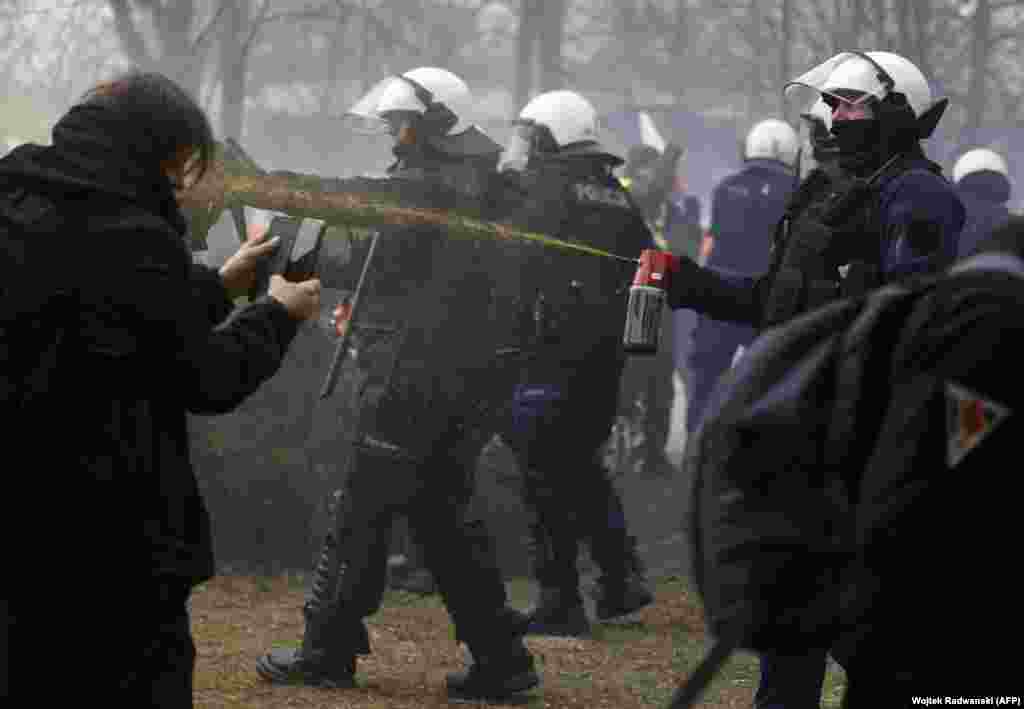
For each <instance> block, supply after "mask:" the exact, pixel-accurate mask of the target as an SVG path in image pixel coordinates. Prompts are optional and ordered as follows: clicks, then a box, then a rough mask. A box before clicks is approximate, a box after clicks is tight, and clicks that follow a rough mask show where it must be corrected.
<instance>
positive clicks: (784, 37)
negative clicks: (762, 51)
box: [779, 0, 802, 118]
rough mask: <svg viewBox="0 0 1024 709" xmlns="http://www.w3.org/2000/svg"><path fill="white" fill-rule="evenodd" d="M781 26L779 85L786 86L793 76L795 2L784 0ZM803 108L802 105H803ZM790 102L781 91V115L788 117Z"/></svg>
mask: <svg viewBox="0 0 1024 709" xmlns="http://www.w3.org/2000/svg"><path fill="white" fill-rule="evenodd" d="M780 22H781V28H780V32H779V39H780V42H779V86H780V87H782V86H785V85H786V82H787V81H789V80H790V79H791V78H792V77H791V76H790V73H791V72H792V70H793V69H792V66H791V63H790V46H791V45H792V44H793V2H792V0H782V17H781V18H780ZM801 108H802V107H801ZM788 109H789V105H788V102H787V101H786V97H785V95H784V94H783V92H782V91H779V115H780V116H783V117H787V118H788V116H787V115H786V114H787V110H788Z"/></svg>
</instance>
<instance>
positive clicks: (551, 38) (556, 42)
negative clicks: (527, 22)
mask: <svg viewBox="0 0 1024 709" xmlns="http://www.w3.org/2000/svg"><path fill="white" fill-rule="evenodd" d="M568 11H569V8H568V5H567V3H566V0H545V2H544V9H543V14H542V15H541V25H540V28H539V30H540V32H539V35H538V38H537V49H538V58H539V62H540V90H541V91H551V90H554V89H558V88H561V87H562V86H564V85H565V71H564V69H563V68H562V39H563V37H564V36H565V21H566V18H567V15H568Z"/></svg>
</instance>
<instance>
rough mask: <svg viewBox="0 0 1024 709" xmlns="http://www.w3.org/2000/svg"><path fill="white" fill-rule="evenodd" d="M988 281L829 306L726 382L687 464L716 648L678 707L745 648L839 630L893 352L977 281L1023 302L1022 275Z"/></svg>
mask: <svg viewBox="0 0 1024 709" xmlns="http://www.w3.org/2000/svg"><path fill="white" fill-rule="evenodd" d="M983 268H985V270H988V267H987V266H985V267H983ZM995 268H996V270H1011V271H1012V270H1013V269H1012V268H1010V269H1003V268H999V267H998V266H996V267H995ZM1017 275H1021V274H1017ZM990 278H991V273H972V272H968V273H966V274H963V275H956V276H936V277H930V278H920V279H918V280H916V281H911V282H908V283H906V284H902V285H889V286H886V287H884V288H881V289H879V290H877V291H874V292H871V293H868V294H866V295H864V296H860V297H857V298H851V299H847V300H841V301H836V302H833V303H831V304H829V305H827V306H825V307H824V308H821V309H819V310H815V311H812V312H810V313H807V314H805V315H803V316H801V317H798V318H796V319H794V320H791V321H789V322H788V323H786V324H785V325H783V326H781V327H778V328H775V329H772V330H768V331H766V332H765V333H764V334H763V335H762V336H761V337H760V338H759V339H758V340H757V341H755V343H754V344H753V345H752V346H751V348H750V349H749V350H748V351H747V352H746V353H745V354H744V355H743V357H742V358H741V359H740V360H739V361H738V362H737V363H736V365H735V366H734V368H733V369H732V370H730V371H729V372H727V373H726V374H725V375H724V376H723V378H722V379H721V380H720V381H719V382H718V384H717V386H716V388H715V390H714V392H713V394H712V397H711V400H710V401H709V403H708V409H707V413H706V415H705V417H704V419H703V421H702V423H701V425H700V427H699V428H698V429H697V430H696V431H695V432H694V433H693V434H692V435H691V436H690V438H689V440H688V441H687V444H686V449H685V452H684V461H683V466H684V470H685V472H686V473H687V475H688V476H689V477H690V480H691V481H692V489H691V495H690V509H689V511H688V515H687V521H686V526H687V529H688V533H689V543H690V549H691V554H692V567H693V576H694V579H695V582H696V585H697V588H698V591H699V593H700V595H701V600H702V603H703V606H704V614H705V619H706V621H707V625H708V629H709V631H710V632H711V634H713V635H714V636H715V637H716V645H715V647H714V648H713V649H712V651H711V652H710V654H709V655H708V656H707V657H706V658H705V660H704V662H703V663H702V665H701V666H700V667H698V668H697V671H696V672H695V673H694V674H693V675H692V676H691V677H690V679H689V680H688V681H687V684H686V685H685V686H684V687H682V688H680V690H679V691H678V692H677V694H676V696H675V697H674V699H673V703H672V707H673V708H676V707H679V708H681V707H687V706H691V705H692V702H694V701H695V700H696V698H697V697H698V696H699V694H700V692H701V691H702V690H703V688H704V686H706V684H707V683H708V682H710V680H711V679H712V678H713V676H714V674H715V673H716V672H717V670H718V668H719V667H720V666H721V664H722V663H724V662H725V660H726V659H727V658H728V657H729V655H730V654H731V653H732V652H733V651H734V650H736V649H740V648H744V649H749V650H755V651H759V650H766V649H769V648H771V649H774V650H776V651H780V652H785V651H786V650H787V649H792V650H794V651H797V652H801V651H805V650H806V649H807V648H809V647H829V646H830V643H831V642H832V641H833V640H834V639H835V638H836V637H837V636H838V635H839V634H840V633H841V632H842V627H841V624H842V622H843V618H842V617H841V616H843V614H844V608H843V606H844V604H847V605H848V603H849V598H850V595H851V589H850V588H849V583H848V581H849V579H850V578H855V577H856V572H855V565H856V564H857V562H858V551H859V550H858V546H857V533H858V523H859V522H860V523H861V526H863V520H859V517H858V515H859V514H860V511H859V510H858V508H857V502H858V492H859V485H860V480H861V476H862V474H863V473H864V470H865V467H866V466H867V465H868V463H869V460H870V459H871V456H872V454H873V453H874V452H875V448H876V443H877V441H878V440H879V436H880V435H882V434H883V433H884V431H883V430H882V429H883V424H884V421H885V420H886V414H887V412H888V410H889V407H890V405H891V404H893V401H892V398H891V397H892V392H893V387H892V386H891V385H892V384H893V382H892V381H891V377H890V373H891V372H890V370H891V365H892V363H893V361H894V360H896V357H895V353H897V352H900V351H901V343H902V342H903V341H904V338H905V337H907V336H908V334H910V333H913V332H914V331H915V330H916V324H915V323H916V321H917V320H918V319H919V318H920V317H921V315H922V314H923V313H924V312H925V311H927V310H928V309H927V308H920V309H917V310H915V306H917V305H918V304H919V303H920V302H921V300H922V298H923V297H924V296H926V295H927V294H929V293H932V292H934V291H936V290H937V289H939V288H947V287H952V288H956V287H958V286H959V285H960V284H963V283H966V282H968V281H969V280H970V281H972V282H974V283H977V282H978V280H979V279H980V280H981V281H982V282H983V283H984V287H986V288H987V287H999V288H1008V289H1013V290H1014V292H1015V293H1020V292H1024V279H1022V278H1006V279H995V281H993V282H990V280H989V279H990ZM901 391H902V389H901ZM933 393H934V392H931V391H925V390H920V391H919V393H915V394H914V396H918V397H919V398H921V399H922V400H921V401H919V402H918V401H908V400H907V399H906V397H905V396H902V395H901V400H900V402H899V406H901V407H914V406H918V405H922V404H923V403H924V399H926V398H927V397H930V396H931V395H932V394H933ZM875 512H877V511H872V512H871V514H872V515H873V514H875ZM882 518H884V515H882ZM861 531H863V530H861ZM847 611H848V609H847Z"/></svg>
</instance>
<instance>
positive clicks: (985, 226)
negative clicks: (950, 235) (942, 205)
mask: <svg viewBox="0 0 1024 709" xmlns="http://www.w3.org/2000/svg"><path fill="white" fill-rule="evenodd" d="M953 182H955V183H956V187H957V192H958V194H959V195H960V199H962V200H963V202H964V206H966V207H967V223H966V224H964V228H963V231H961V232H960V241H959V243H958V249H957V251H958V255H959V256H960V257H961V258H963V257H965V256H968V255H970V253H971V252H973V251H974V249H975V248H976V247H977V246H978V244H979V243H980V242H981V241H982V240H983V239H984V238H985V237H986V236H988V235H989V234H991V233H992V232H993V231H994V230H995V229H997V228H999V227H1000V226H1002V225H1003V224H1004V223H1005V222H1006V220H1008V219H1009V218H1010V210H1009V209H1008V208H1007V206H1006V205H1007V203H1008V202H1009V201H1010V189H1011V185H1010V168H1009V166H1007V164H1006V160H1005V159H1003V156H1002V155H1000V154H999V153H997V152H995V151H994V150H989V149H988V148H976V149H974V150H968V151H967V152H966V153H964V154H963V155H961V156H960V159H959V160H957V161H956V164H954V165H953Z"/></svg>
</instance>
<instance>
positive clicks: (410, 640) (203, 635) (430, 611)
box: [191, 576, 843, 709]
mask: <svg viewBox="0 0 1024 709" xmlns="http://www.w3.org/2000/svg"><path fill="white" fill-rule="evenodd" d="M305 583H306V582H305V580H304V579H303V578H302V577H299V576H281V577H275V578H262V577H245V576H220V577H217V578H215V579H213V580H212V581H210V582H209V583H207V584H204V585H203V586H201V587H199V588H198V589H197V590H196V592H195V593H194V594H193V597H192V601H191V614H192V628H193V634H194V636H195V641H196V646H197V650H198V659H197V663H196V676H195V697H196V700H195V704H196V707H198V708H200V709H221V708H225V707H247V708H250V709H270V708H271V707H274V708H278V707H298V708H302V709H314V708H315V709H419V708H425V709H426V708H431V707H447V706H450V705H451V706H466V705H465V704H458V703H454V702H452V703H449V701H448V700H447V699H446V697H445V695H444V676H445V674H446V673H448V672H451V671H454V670H458V669H460V668H461V667H462V666H463V665H464V662H465V654H464V650H463V649H462V648H460V647H459V646H458V645H457V644H456V643H455V640H454V635H453V629H452V626H451V623H450V622H449V620H448V616H447V613H446V612H445V610H444V606H443V605H442V604H441V603H440V599H439V597H438V596H429V597H426V598H423V597H420V596H416V595H412V594H407V593H404V592H389V593H388V595H387V597H386V598H385V602H384V605H383V607H382V608H381V610H380V612H379V613H377V614H376V615H374V616H373V617H372V618H370V619H369V621H368V626H369V628H370V635H371V642H372V644H373V650H374V652H373V654H372V655H371V656H369V657H365V658H361V659H360V662H359V667H358V672H357V677H356V678H357V681H358V682H359V684H360V688H358V689H354V690H325V689H312V688H306V687H278V686H273V685H270V684H268V683H266V682H264V681H262V680H261V679H260V678H259V676H258V675H257V674H256V671H255V663H256V660H257V659H258V658H259V656H260V655H261V654H263V653H264V652H266V651H267V650H268V649H270V648H271V647H274V646H296V645H298V643H299V640H300V638H301V636H302V630H303V620H302V614H301V607H302V602H303V599H304V595H305ZM532 594H533V589H532V588H531V586H530V584H528V583H526V582H523V581H512V582H511V583H510V584H509V595H510V597H511V602H512V604H513V605H515V606H517V607H520V608H525V607H526V606H527V605H529V603H530V600H531V598H532ZM656 595H657V601H656V602H655V603H654V604H652V605H651V606H649V607H648V608H645V609H644V610H642V611H640V613H639V614H638V615H639V617H638V620H637V622H634V623H629V624H623V625H615V626H608V625H606V626H595V630H594V633H593V637H591V638H588V639H585V640H577V639H564V638H534V637H529V638H527V640H526V642H527V644H528V645H529V647H530V649H531V650H532V651H533V653H534V655H535V657H536V660H537V664H538V669H539V671H540V672H541V674H542V682H543V683H542V686H541V687H540V688H538V689H535V690H533V691H532V692H530V693H529V694H527V695H526V696H525V698H524V699H523V700H522V701H520V702H518V704H519V706H524V707H528V708H530V709H569V708H570V707H572V708H590V707H595V708H596V707H608V708H615V709H633V708H635V707H664V706H665V705H666V703H667V701H668V699H669V697H670V696H671V694H672V692H673V690H674V688H675V687H676V686H677V685H678V684H679V683H680V682H682V681H683V680H684V679H685V678H686V677H687V675H688V673H689V672H691V671H692V670H693V669H694V668H695V667H696V666H697V664H698V663H699V662H700V660H701V658H702V657H703V656H704V653H705V652H706V651H707V649H708V640H707V638H706V637H705V632H704V625H703V622H702V619H701V612H700V606H699V603H698V601H697V600H696V597H695V594H694V593H693V592H692V590H691V589H690V588H689V587H688V586H687V584H686V582H685V581H684V580H683V579H680V578H678V577H674V578H667V579H664V580H662V581H660V582H659V583H658V585H657V592H656ZM757 677H758V669H757V661H756V659H755V658H753V657H751V656H748V655H737V656H734V657H733V658H732V659H731V660H730V661H729V663H728V664H727V665H726V667H725V669H724V670H723V672H722V673H721V674H720V675H719V677H718V678H717V679H716V681H715V682H714V683H713V684H712V686H711V687H710V689H709V691H708V692H707V693H706V694H705V696H704V699H703V702H702V703H700V704H699V705H698V706H700V707H703V708H704V709H726V708H727V707H728V708H733V709H735V708H739V707H750V706H751V700H752V696H753V691H754V687H755V686H756V684H757ZM842 686H843V676H842V673H841V671H840V670H839V669H838V668H836V667H832V668H830V670H829V673H828V677H827V679H826V686H825V693H824V694H825V696H824V699H823V707H825V708H826V709H831V708H834V707H838V705H839V699H840V697H841V694H842ZM472 706H477V707H491V706H500V705H492V704H473V705H472Z"/></svg>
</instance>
